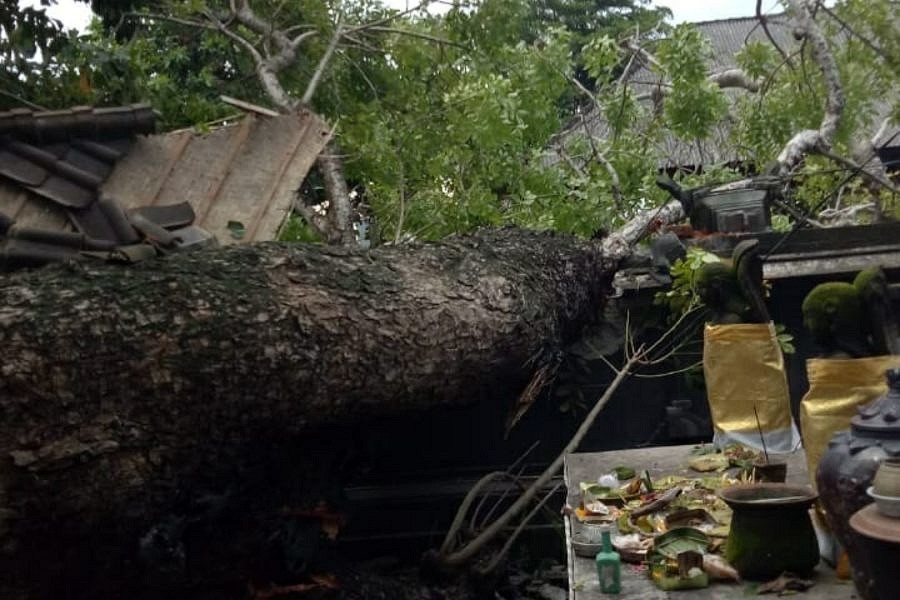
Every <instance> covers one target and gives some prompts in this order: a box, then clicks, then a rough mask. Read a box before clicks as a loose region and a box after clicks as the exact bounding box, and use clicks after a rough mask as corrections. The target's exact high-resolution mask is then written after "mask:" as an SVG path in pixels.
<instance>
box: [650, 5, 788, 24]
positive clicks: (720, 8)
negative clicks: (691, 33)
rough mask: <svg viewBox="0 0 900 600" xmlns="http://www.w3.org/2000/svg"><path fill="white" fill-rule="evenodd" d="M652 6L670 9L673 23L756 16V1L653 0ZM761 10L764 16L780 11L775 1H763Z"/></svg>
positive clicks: (779, 6)
mask: <svg viewBox="0 0 900 600" xmlns="http://www.w3.org/2000/svg"><path fill="white" fill-rule="evenodd" d="M653 4H654V5H656V6H666V7H668V8H670V9H671V10H672V17H673V19H672V20H673V22H675V23H682V22H684V21H689V22H692V23H697V22H700V21H712V20H715V19H728V18H731V17H752V16H753V15H755V14H756V0H654V1H653ZM762 9H763V13H764V14H765V13H772V12H781V10H782V8H781V5H780V4H779V2H778V1H777V0H763V5H762Z"/></svg>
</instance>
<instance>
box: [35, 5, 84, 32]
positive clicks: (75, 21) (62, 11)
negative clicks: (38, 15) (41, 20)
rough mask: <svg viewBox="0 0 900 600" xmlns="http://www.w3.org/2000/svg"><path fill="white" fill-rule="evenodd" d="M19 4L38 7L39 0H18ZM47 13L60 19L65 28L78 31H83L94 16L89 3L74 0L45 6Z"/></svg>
mask: <svg viewBox="0 0 900 600" xmlns="http://www.w3.org/2000/svg"><path fill="white" fill-rule="evenodd" d="M19 6H20V7H26V6H34V7H37V8H40V7H41V3H40V1H39V0H19ZM47 14H48V15H49V16H51V17H53V18H54V19H59V20H60V21H62V23H63V25H64V26H65V27H66V29H77V30H78V31H84V30H85V29H86V28H87V26H88V24H89V23H90V22H91V18H92V17H93V16H94V13H92V12H91V5H90V4H89V3H86V2H75V0H59V1H58V2H57V4H56V5H54V6H50V7H47Z"/></svg>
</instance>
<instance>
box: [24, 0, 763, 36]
mask: <svg viewBox="0 0 900 600" xmlns="http://www.w3.org/2000/svg"><path fill="white" fill-rule="evenodd" d="M385 1H386V3H387V4H389V5H391V6H397V7H398V8H405V7H406V6H407V0H385ZM653 3H654V4H656V5H662V6H668V7H669V8H670V9H672V13H673V15H674V18H673V22H675V23H681V22H682V21H694V22H696V21H709V20H712V19H725V18H728V17H749V16H751V15H753V14H754V12H755V11H756V0H654V1H653ZM19 4H20V5H22V6H34V5H38V4H40V2H39V0H19ZM763 10H765V11H774V10H778V2H777V0H764V1H763ZM48 11H49V13H50V16H52V17H54V18H56V19H59V20H60V21H62V22H63V23H64V24H65V25H66V27H74V28H76V29H79V30H83V29H84V28H85V27H87V24H88V22H90V20H91V9H90V6H89V5H88V4H86V3H84V2H75V0H59V3H58V4H57V5H56V6H54V7H51V8H49V9H48Z"/></svg>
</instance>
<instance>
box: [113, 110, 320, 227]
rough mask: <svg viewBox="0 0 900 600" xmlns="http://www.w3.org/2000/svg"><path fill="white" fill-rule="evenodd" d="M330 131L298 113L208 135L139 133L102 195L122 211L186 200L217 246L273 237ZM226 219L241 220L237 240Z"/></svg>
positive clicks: (255, 119)
mask: <svg viewBox="0 0 900 600" xmlns="http://www.w3.org/2000/svg"><path fill="white" fill-rule="evenodd" d="M329 136H330V131H329V129H328V126H327V125H326V124H325V123H324V122H323V121H322V120H321V119H319V118H318V117H316V116H315V115H313V114H311V113H308V112H303V113H300V114H297V115H282V116H277V117H268V116H257V115H252V114H251V115H246V116H245V117H244V118H243V119H241V121H240V122H238V123H234V124H231V125H228V126H225V127H221V128H219V129H216V130H214V131H212V132H210V133H207V134H197V133H193V132H185V131H181V132H174V133H170V134H166V135H157V136H149V137H145V138H138V139H137V140H136V141H135V144H134V146H133V147H132V148H131V150H130V151H129V153H128V155H127V156H126V157H125V158H123V159H122V160H121V161H119V163H118V164H117V165H116V168H115V170H114V171H113V173H112V174H111V175H110V176H109V178H108V179H107V180H106V182H105V183H104V184H103V185H102V186H101V194H102V195H106V196H111V197H113V198H116V199H117V200H118V201H119V202H120V203H121V204H122V206H123V208H125V209H126V210H129V209H134V208H139V207H142V206H160V205H165V204H175V203H178V202H188V203H190V205H191V207H192V208H193V209H194V212H195V213H196V215H197V220H196V221H195V222H194V224H195V225H198V226H200V227H202V228H203V229H206V230H207V231H209V232H210V233H212V234H214V235H215V236H216V237H217V238H218V239H219V242H220V243H222V244H233V243H249V242H254V241H267V240H273V239H275V238H276V236H277V234H278V230H279V228H280V227H281V225H282V223H283V222H284V219H285V218H286V217H287V215H288V214H289V213H290V210H291V205H292V203H293V200H294V194H295V192H296V190H297V189H298V188H299V187H300V184H301V183H302V181H303V179H304V177H306V174H307V172H308V171H309V169H310V168H311V167H312V165H313V163H314V162H315V160H316V157H317V156H318V155H319V153H320V152H321V151H322V149H323V148H324V147H325V144H326V143H327V142H328V139H329ZM230 221H236V222H239V223H241V224H242V225H243V227H244V230H245V232H246V234H245V235H244V236H243V237H242V238H241V239H240V240H238V239H235V238H234V237H233V236H232V234H231V232H230V230H229V229H228V223H229V222H230Z"/></svg>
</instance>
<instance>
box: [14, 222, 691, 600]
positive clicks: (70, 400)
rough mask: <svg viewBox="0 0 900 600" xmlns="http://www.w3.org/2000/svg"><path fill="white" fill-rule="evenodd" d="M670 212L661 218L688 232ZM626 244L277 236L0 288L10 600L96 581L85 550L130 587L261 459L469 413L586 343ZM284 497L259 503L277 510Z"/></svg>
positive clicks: (65, 269)
mask: <svg viewBox="0 0 900 600" xmlns="http://www.w3.org/2000/svg"><path fill="white" fill-rule="evenodd" d="M671 208H672V207H669V208H667V209H666V210H663V211H657V213H655V214H654V215H653V216H654V217H655V218H660V216H662V217H663V218H664V219H666V220H668V219H669V218H675V219H677V218H679V217H680V213H678V210H677V208H676V209H675V212H674V213H672V214H670V212H671ZM648 219H649V216H645V217H644V219H643V220H641V221H640V222H639V223H638V224H637V225H634V226H633V227H631V228H629V229H626V230H625V231H626V234H627V235H628V236H631V237H629V238H628V239H632V240H633V239H637V238H638V237H640V236H642V235H643V234H644V233H646V231H647V229H648V227H647V222H648ZM628 251H629V245H628V243H627V242H625V243H623V241H622V240H620V239H618V237H614V238H613V239H612V240H611V241H608V242H606V243H603V244H600V243H597V242H587V241H581V240H577V239H575V238H572V237H569V236H565V235H557V234H552V233H534V232H525V231H521V230H516V229H504V230H495V231H486V232H483V233H480V234H478V235H474V236H470V237H463V238H457V239H453V240H450V241H447V242H445V243H440V244H427V245H414V246H404V247H384V248H379V249H376V250H374V251H372V252H368V253H367V252H362V251H354V250H349V249H344V248H337V247H323V246H302V245H301V246H291V245H281V244H275V243H271V244H261V245H254V246H248V247H230V248H223V249H217V250H214V251H208V252H198V253H193V254H185V255H178V256H172V257H170V258H168V259H166V260H161V261H159V262H154V263H147V264H142V265H138V266H134V267H119V266H114V265H104V264H83V263H78V264H74V265H67V266H58V267H51V268H46V269H43V270H40V271H36V272H30V273H21V274H15V275H11V276H8V277H6V278H4V279H3V280H0V306H2V308H0V365H2V367H0V368H2V374H3V377H2V381H0V412H2V415H3V418H2V419H0V571H2V572H4V573H7V574H10V573H11V574H14V576H13V577H4V578H0V580H2V583H0V597H3V598H7V597H16V594H17V593H19V592H21V591H22V590H27V591H28V592H29V595H28V597H58V596H55V594H58V593H59V587H58V586H59V585H61V584H65V585H67V586H71V585H73V584H74V582H73V581H72V578H73V577H75V578H76V579H77V578H78V577H87V574H86V572H85V571H79V569H81V568H84V567H86V566H87V565H86V563H85V562H84V561H85V560H87V557H91V559H90V562H88V563H87V564H90V565H92V566H91V569H92V571H91V573H90V574H91V577H93V579H91V581H92V582H93V583H92V584H91V585H85V588H84V589H85V590H89V591H91V593H93V594H95V596H96V593H97V590H98V589H100V588H97V587H96V585H101V583H102V585H101V587H102V586H112V587H111V588H109V589H108V590H107V591H108V592H109V593H114V592H112V591H109V590H119V591H121V589H123V588H121V587H120V588H116V587H115V585H114V583H115V582H119V583H121V581H120V580H119V579H116V578H115V577H113V576H112V575H111V572H110V569H115V568H118V569H121V570H122V572H123V573H129V572H131V571H129V569H131V568H136V567H135V565H139V564H141V560H140V559H141V557H140V556H139V554H140V553H139V552H138V548H139V546H141V544H140V543H139V542H140V541H141V539H142V538H145V539H146V536H147V535H148V532H151V531H155V529H154V528H157V529H158V524H159V523H160V522H161V519H163V518H164V515H166V514H169V513H171V511H173V510H175V509H174V508H173V506H174V505H175V504H176V503H178V502H181V503H184V502H186V501H189V499H188V500H186V498H187V497H189V496H191V495H192V494H193V495H194V496H196V495H197V494H198V493H199V492H196V490H210V489H219V490H221V489H222V488H221V485H222V482H223V481H227V480H228V479H229V478H230V479H232V480H233V479H235V478H237V479H238V480H240V479H241V478H242V477H243V476H242V475H240V474H236V473H235V470H239V469H238V467H237V466H236V465H237V463H238V462H239V460H241V459H240V457H241V456H242V455H245V454H246V453H247V452H248V448H251V449H252V448H254V447H255V448H257V449H258V448H260V447H267V446H272V445H277V444H280V443H282V441H284V440H290V439H291V438H292V436H294V437H296V436H298V434H302V432H304V431H306V430H307V428H309V427H311V426H314V425H322V424H327V423H333V422H336V421H345V420H347V419H360V418H363V417H364V416H365V415H368V414H372V413H383V412H385V411H403V410H425V409H427V408H428V407H430V406H437V405H449V404H454V403H463V402H466V401H467V399H469V398H471V397H473V393H474V392H475V391H476V389H477V387H478V386H479V384H480V383H483V382H484V381H489V380H494V381H496V380H497V379H498V378H502V377H504V376H505V375H508V374H515V373H520V374H521V370H522V369H523V366H524V365H525V364H526V363H527V361H528V359H529V358H531V357H533V356H534V355H535V354H536V353H537V352H539V351H541V350H542V349H543V348H545V347H546V346H548V345H550V346H553V345H561V344H563V343H564V342H565V340H566V339H568V338H570V337H571V336H572V335H573V334H574V333H575V332H577V330H578V329H579V327H580V326H581V325H582V324H583V322H584V321H585V319H586V318H589V316H590V315H591V314H592V313H593V311H594V310H595V309H596V308H597V304H598V303H599V302H600V301H601V298H602V294H601V293H600V291H601V289H602V287H603V285H604V282H605V280H606V278H608V277H609V276H610V275H611V274H612V272H613V271H614V270H615V267H616V264H617V263H618V260H619V259H620V258H621V257H622V256H624V255H625V254H627V253H628ZM300 437H302V435H300ZM279 440H281V441H279ZM285 443H287V442H285ZM271 452H272V455H278V456H280V458H279V457H276V459H275V460H281V461H284V460H286V459H285V457H284V456H283V455H284V451H283V449H282V450H272V451H271ZM291 460H293V459H288V464H289V466H290V463H291ZM298 465H299V463H297V464H295V465H294V468H295V469H296V468H298ZM200 482H205V483H203V484H201V483H200ZM273 485H276V484H275V483H273V482H272V481H270V480H269V481H266V482H265V484H264V485H263V484H260V483H259V482H257V483H247V484H246V486H245V487H244V488H242V489H246V490H249V491H248V492H247V493H248V494H250V495H251V496H252V495H254V494H258V495H259V496H266V495H268V496H269V500H268V501H270V502H272V503H275V504H274V506H277V505H278V504H277V503H278V502H282V501H283V500H281V499H280V498H279V495H278V493H276V492H275V491H273V490H271V489H267V486H268V487H271V486H273ZM278 485H281V484H280V483H279V484H278ZM276 487H277V485H276ZM190 490H195V491H194V492H191V491H190ZM185 510H187V509H185ZM182 512H183V511H182ZM179 518H180V517H179ZM179 535H180V534H179ZM163 537H165V536H163ZM180 543H181V542H178V544H180ZM223 543H234V541H233V540H229V541H228V542H223ZM176 545H177V544H176ZM208 551H209V549H208V548H207V550H206V551H205V552H207V553H208ZM176 554H177V553H176ZM49 557H53V558H52V560H51V559H49ZM187 560H188V561H189V562H190V557H188V559H187ZM182 562H183V561H182ZM176 563H178V561H177V560H176ZM178 564H181V563H178ZM176 570H177V569H176ZM98 582H101V583H98ZM122 585H125V584H122ZM92 586H94V587H92ZM126 587H127V586H126ZM80 595H81V594H79V593H74V596H76V597H77V596H80Z"/></svg>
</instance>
